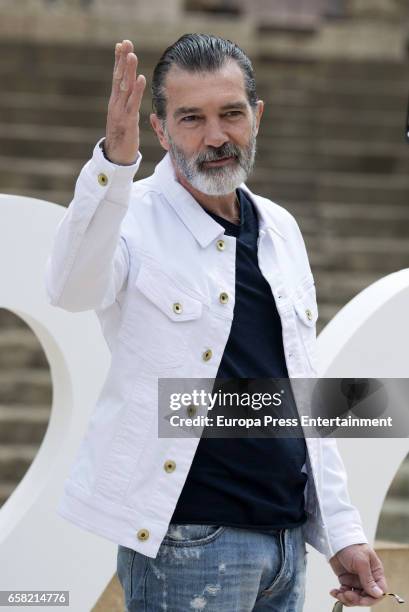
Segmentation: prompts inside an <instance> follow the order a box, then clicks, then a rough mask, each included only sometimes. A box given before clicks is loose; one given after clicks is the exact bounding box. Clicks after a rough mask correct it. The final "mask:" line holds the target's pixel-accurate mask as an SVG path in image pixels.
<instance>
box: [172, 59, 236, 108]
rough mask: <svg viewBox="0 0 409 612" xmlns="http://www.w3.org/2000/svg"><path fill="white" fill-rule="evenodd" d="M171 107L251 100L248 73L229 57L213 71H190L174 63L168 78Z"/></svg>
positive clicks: (201, 105)
mask: <svg viewBox="0 0 409 612" xmlns="http://www.w3.org/2000/svg"><path fill="white" fill-rule="evenodd" d="M165 89H166V98H167V107H168V110H172V109H174V108H176V107H178V106H189V107H203V106H206V105H207V104H216V105H219V104H220V105H223V104H226V103H228V102H230V101H232V100H233V99H234V100H236V101H237V100H243V101H247V96H246V89H245V81H244V74H243V71H242V69H241V68H240V66H239V65H238V63H237V62H236V61H234V60H228V61H227V62H225V64H224V65H223V66H222V67H221V68H220V69H218V70H216V71H212V72H208V71H206V72H189V71H187V70H182V69H181V68H179V66H175V65H172V66H171V67H170V69H169V72H168V73H167V75H166V79H165Z"/></svg>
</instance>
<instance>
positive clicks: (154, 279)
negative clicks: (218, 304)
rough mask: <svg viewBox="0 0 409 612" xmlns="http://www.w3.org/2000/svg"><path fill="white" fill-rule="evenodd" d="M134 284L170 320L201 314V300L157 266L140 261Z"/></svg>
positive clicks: (187, 318)
mask: <svg viewBox="0 0 409 612" xmlns="http://www.w3.org/2000/svg"><path fill="white" fill-rule="evenodd" d="M135 286H136V287H137V288H138V289H139V291H141V292H142V293H143V295H144V296H145V297H146V298H148V299H149V300H150V301H151V302H153V303H154V304H155V305H156V306H157V307H158V308H159V309H160V310H161V311H162V312H163V313H164V314H165V315H167V316H168V317H169V318H170V319H172V321H189V320H191V319H197V318H199V317H200V316H201V314H202V309H203V304H202V302H201V301H200V300H199V299H197V298H194V297H193V296H192V295H190V294H189V290H188V289H182V287H180V286H179V285H178V284H177V283H176V282H174V281H172V280H171V279H170V278H169V276H168V275H167V274H165V273H164V272H162V271H161V270H160V269H158V268H155V267H153V266H150V265H147V264H145V263H142V264H141V267H140V270H139V273H138V276H137V278H136V281H135Z"/></svg>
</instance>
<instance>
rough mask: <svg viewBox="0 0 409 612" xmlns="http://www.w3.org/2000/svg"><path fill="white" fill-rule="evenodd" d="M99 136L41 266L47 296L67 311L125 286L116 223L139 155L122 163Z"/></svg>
mask: <svg viewBox="0 0 409 612" xmlns="http://www.w3.org/2000/svg"><path fill="white" fill-rule="evenodd" d="M103 140H104V139H103V138H101V139H100V140H99V141H98V142H97V144H96V145H95V147H94V151H93V155H92V158H91V159H90V160H89V161H88V162H87V163H86V164H85V166H84V167H83V168H82V170H81V172H80V174H79V176H78V178H77V181H76V184H75V191H74V197H73V200H72V201H71V202H70V204H69V206H68V208H67V210H66V212H65V214H64V216H63V217H62V219H61V220H60V222H59V224H58V226H57V229H56V233H55V235H54V239H53V244H52V248H51V252H50V254H49V256H48V259H47V262H46V269H45V286H46V292H47V299H48V301H49V303H50V304H52V305H53V306H58V307H60V308H63V309H64V310H69V311H71V312H79V311H83V310H97V309H102V308H105V307H107V306H109V305H111V304H112V303H113V302H114V301H115V299H116V296H117V294H118V293H119V291H120V290H121V288H122V287H123V286H124V284H125V282H126V279H127V274H128V270H129V256H128V250H127V245H126V241H125V238H124V237H123V236H122V235H121V223H122V220H123V218H124V217H125V214H126V212H127V210H128V206H129V202H130V197H131V191H132V184H133V177H134V175H135V173H136V172H137V170H138V168H139V165H140V163H141V160H142V155H141V154H140V152H138V157H137V159H136V161H135V163H134V164H131V165H128V166H122V165H118V164H114V163H112V162H110V161H109V160H108V159H107V158H106V157H104V154H103V152H102V149H101V147H100V143H102V141H103Z"/></svg>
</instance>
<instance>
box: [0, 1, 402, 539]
mask: <svg viewBox="0 0 409 612" xmlns="http://www.w3.org/2000/svg"><path fill="white" fill-rule="evenodd" d="M194 31H196V32H208V33H215V34H220V35H222V36H224V37H226V38H230V39H232V40H234V41H236V42H237V43H238V44H239V45H240V46H242V47H243V48H244V49H245V50H246V51H247V52H248V54H249V55H250V57H251V58H252V60H253V62H254V67H255V71H256V78H257V82H258V94H259V96H260V97H261V98H262V99H263V100H264V101H265V105H266V107H265V113H264V116H263V120H262V125H261V130H260V133H259V137H258V154H257V163H256V169H255V171H254V174H253V175H252V177H251V180H249V181H248V183H249V185H250V187H251V188H252V189H253V190H254V191H256V192H259V193H260V194H262V195H265V196H267V197H269V198H271V199H272V200H274V201H276V202H277V203H279V204H281V205H283V206H285V207H286V208H287V209H288V210H290V211H291V212H292V213H293V214H294V215H295V217H296V219H297V220H298V222H299V224H300V226H301V229H302V231H303V234H304V237H305V240H306V243H307V248H308V251H309V255H310V260H311V266H312V270H313V273H314V276H315V279H316V285H317V294H318V305H319V314H320V316H319V321H318V331H320V330H321V329H322V328H323V326H324V325H325V324H326V323H327V322H328V321H329V320H330V319H331V318H332V317H333V316H334V315H335V314H336V312H337V311H338V310H339V309H340V308H341V307H342V306H343V305H344V304H345V303H346V302H348V301H349V300H350V299H351V298H352V297H353V296H354V295H356V294H357V293H358V292H359V291H360V290H362V289H363V288H365V287H367V286H368V285H369V284H370V283H372V282H373V281H375V280H377V279H379V278H381V277H382V276H384V275H386V274H389V273H391V272H394V271H396V270H399V269H402V268H407V267H409V174H408V162H409V144H407V143H405V139H404V134H405V121H406V108H407V102H408V93H409V70H408V69H409V5H408V2H407V0H304V1H303V0H167V1H166V2H163V0H149V2H148V1H147V0H116V2H115V3H114V2H112V1H111V0H19V1H18V2H15V1H14V0H0V73H1V83H2V86H1V90H0V193H10V194H19V195H28V196H31V197H36V198H42V199H45V200H49V201H51V202H55V203H58V204H61V205H64V206H67V205H68V204H69V202H70V200H71V199H72V195H73V190H74V184H75V180H76V178H77V176H78V173H79V171H80V169H81V167H82V166H83V164H84V163H85V162H86V161H87V160H88V159H89V158H90V156H91V154H92V149H93V146H94V145H95V143H96V141H97V140H98V139H99V138H101V137H102V136H103V135H104V132H105V121H106V111H107V104H108V98H109V95H110V87H111V79H112V68H113V59H114V55H113V48H114V44H115V42H117V41H120V40H122V39H123V38H129V39H131V40H132V41H133V43H134V45H135V51H136V53H137V55H138V57H139V70H140V71H141V72H143V73H144V74H145V75H146V77H147V80H148V87H147V90H146V93H145V97H144V101H143V112H142V119H141V151H142V154H143V163H142V166H141V169H140V171H139V173H138V175H137V177H135V178H142V177H144V176H146V175H148V174H150V173H151V172H152V170H153V168H154V165H155V164H156V163H157V162H158V161H159V160H160V158H161V157H162V155H163V151H162V149H161V148H160V146H159V144H158V143H157V141H156V137H155V135H154V133H153V132H152V130H151V128H150V126H149V120H148V115H149V112H150V109H151V98H150V91H149V84H150V77H151V73H152V69H153V67H154V65H155V63H156V62H157V61H158V59H159V56H160V54H161V53H162V51H163V50H164V48H165V47H166V46H167V45H168V44H170V43H171V42H173V41H174V40H176V39H177V38H178V37H179V36H180V35H181V34H183V33H185V32H194ZM51 399H52V389H51V377H50V369H49V365H48V363H47V361H46V359H45V356H44V353H43V350H42V348H41V345H40V344H39V342H38V340H37V338H36V337H35V336H34V334H33V333H32V332H31V330H30V329H29V328H28V327H27V326H26V324H25V323H24V322H23V321H22V320H20V319H19V318H18V317H16V316H15V315H14V314H13V313H11V312H9V311H7V310H5V309H0V506H1V504H2V503H4V501H5V500H6V499H7V498H8V496H9V495H10V494H11V493H12V491H13V489H14V488H15V486H16V485H17V483H18V482H19V480H20V479H21V478H22V476H23V475H24V473H25V472H26V470H27V469H28V467H29V465H30V463H31V461H32V460H33V458H34V456H35V454H36V452H37V450H38V448H39V446H40V444H41V441H42V439H43V436H44V434H45V431H46V428H47V425H48V419H49V415H50V409H51ZM382 460H383V457H380V458H379V461H382ZM374 473H376V466H374ZM378 538H379V539H382V540H388V541H395V542H399V543H409V460H408V459H407V460H406V461H405V462H404V463H403V465H402V466H401V468H400V470H399V472H398V474H397V476H396V478H395V481H394V482H393V484H392V486H391V488H390V491H389V493H388V496H387V499H386V501H385V505H384V511H383V513H382V516H381V521H380V525H379V529H378Z"/></svg>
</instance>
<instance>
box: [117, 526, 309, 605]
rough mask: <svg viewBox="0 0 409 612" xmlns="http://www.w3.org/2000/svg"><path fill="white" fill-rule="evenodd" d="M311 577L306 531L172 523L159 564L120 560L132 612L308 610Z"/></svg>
mask: <svg viewBox="0 0 409 612" xmlns="http://www.w3.org/2000/svg"><path fill="white" fill-rule="evenodd" d="M305 571H306V547H305V540H304V536H303V532H302V527H295V528H293V529H281V530H274V529H271V530H266V531H262V532H261V531H255V530H249V529H241V528H240V529H239V528H235V527H226V526H218V525H193V524H189V525H177V524H174V523H170V525H169V528H168V531H167V533H166V535H165V537H164V539H163V540H162V543H161V545H160V548H159V551H158V554H157V557H156V558H155V559H153V558H152V557H147V556H146V555H143V554H141V553H139V552H136V551H135V550H133V549H131V548H127V547H125V546H121V545H119V546H118V555H117V573H118V578H119V580H120V583H121V585H122V588H123V591H124V597H125V611H126V612H163V611H165V612H191V611H192V610H205V612H251V611H252V610H254V611H255V612H301V611H302V609H303V604H304V594H305Z"/></svg>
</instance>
